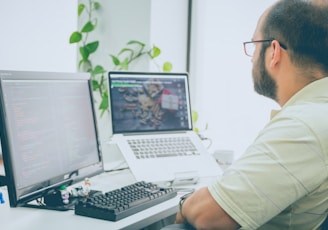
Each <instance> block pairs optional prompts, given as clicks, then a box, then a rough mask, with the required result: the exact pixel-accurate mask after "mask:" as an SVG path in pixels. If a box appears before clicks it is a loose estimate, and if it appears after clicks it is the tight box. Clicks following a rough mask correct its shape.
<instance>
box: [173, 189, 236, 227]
mask: <svg viewBox="0 0 328 230" xmlns="http://www.w3.org/2000/svg"><path fill="white" fill-rule="evenodd" d="M184 222H188V223H189V224H191V225H192V226H194V227H195V228H196V229H225V230H228V229H238V227H239V225H238V223H237V222H236V221H235V220H234V219H232V218H231V217H230V216H229V215H228V214H227V213H226V212H225V211H224V210H223V209H222V208H221V207H220V206H219V205H218V203H217V202H216V201H215V200H214V199H213V197H212V196H211V194H210V193H209V191H208V189H207V187H204V188H201V189H199V190H197V191H196V192H195V193H194V194H192V195H191V196H189V197H188V198H187V199H186V200H185V201H184V203H183V205H182V210H181V212H178V213H177V216H176V223H184Z"/></svg>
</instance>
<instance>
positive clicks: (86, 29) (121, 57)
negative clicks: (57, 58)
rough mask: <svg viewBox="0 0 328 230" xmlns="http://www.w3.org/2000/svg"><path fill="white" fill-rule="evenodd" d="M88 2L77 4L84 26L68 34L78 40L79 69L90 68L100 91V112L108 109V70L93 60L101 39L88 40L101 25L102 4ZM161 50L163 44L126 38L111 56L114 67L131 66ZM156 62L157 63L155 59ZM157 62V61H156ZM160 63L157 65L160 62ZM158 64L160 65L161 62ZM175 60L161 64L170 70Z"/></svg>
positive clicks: (154, 56) (120, 68)
mask: <svg viewBox="0 0 328 230" xmlns="http://www.w3.org/2000/svg"><path fill="white" fill-rule="evenodd" d="M87 3H88V4H83V3H80V4H79V5H78V18H79V20H85V22H84V23H81V24H83V26H82V28H81V29H80V30H78V31H74V32H73V33H72V34H71V35H70V38H69V42H70V43H71V44H73V43H78V45H79V54H80V60H79V64H78V69H79V71H82V72H90V74H91V79H92V88H93V90H94V91H97V92H98V93H99V96H100V100H101V101H100V103H99V107H98V108H99V110H100V111H101V116H102V115H103V114H104V113H105V112H106V111H108V107H109V104H108V88H107V84H106V77H105V74H106V73H107V72H108V70H107V69H106V68H104V67H103V66H102V65H99V64H94V63H93V62H92V60H91V55H95V53H96V51H97V50H98V47H99V40H94V41H89V39H88V38H89V35H90V33H92V32H94V31H95V29H96V28H97V25H98V22H99V20H98V18H97V16H96V12H97V10H99V9H100V7H101V5H100V3H99V2H97V1H94V0H87ZM160 54H161V50H160V48H158V47H157V46H155V45H153V46H152V47H150V48H148V49H147V48H146V45H145V44H144V43H143V42H140V41H136V40H131V41H129V42H127V44H126V47H124V48H122V49H121V50H120V51H119V52H118V54H117V55H113V54H110V55H109V57H110V58H111V60H112V63H113V65H114V68H113V70H128V69H129V65H130V64H131V63H132V62H133V61H135V60H137V59H139V58H141V57H148V58H150V59H151V60H154V59H155V58H156V57H158V56H159V55H160ZM155 64H156V63H155ZM156 65H157V64H156ZM157 66H158V65H157ZM158 67H159V66H158ZM171 69H172V64H171V63H170V62H165V63H164V64H163V66H162V69H161V70H162V71H165V72H170V71H171Z"/></svg>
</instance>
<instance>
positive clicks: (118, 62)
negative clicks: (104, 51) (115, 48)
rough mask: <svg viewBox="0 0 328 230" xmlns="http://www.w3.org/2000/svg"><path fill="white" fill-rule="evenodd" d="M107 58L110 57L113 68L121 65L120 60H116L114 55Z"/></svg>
mask: <svg viewBox="0 0 328 230" xmlns="http://www.w3.org/2000/svg"><path fill="white" fill-rule="evenodd" d="M109 56H111V57H112V61H113V63H114V65H115V66H119V65H120V64H121V62H120V59H118V58H117V57H116V56H114V55H109Z"/></svg>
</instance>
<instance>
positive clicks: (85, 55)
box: [80, 46, 90, 61]
mask: <svg viewBox="0 0 328 230" xmlns="http://www.w3.org/2000/svg"><path fill="white" fill-rule="evenodd" d="M80 54H81V57H82V60H83V61H87V60H88V58H89V55H90V53H89V51H88V49H87V48H86V47H85V46H81V47H80Z"/></svg>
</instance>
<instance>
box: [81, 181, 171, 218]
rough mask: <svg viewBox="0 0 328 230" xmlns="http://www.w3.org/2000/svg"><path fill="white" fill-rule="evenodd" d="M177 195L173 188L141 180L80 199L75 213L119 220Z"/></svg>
mask: <svg viewBox="0 0 328 230" xmlns="http://www.w3.org/2000/svg"><path fill="white" fill-rule="evenodd" d="M176 195H177V192H176V191H175V190H174V189H173V188H162V187H159V186H158V185H156V184H154V183H147V182H144V181H141V182H136V183H134V184H131V185H128V186H125V187H122V188H120V189H116V190H112V191H109V192H106V193H100V194H97V195H95V196H93V197H89V198H86V199H83V200H80V201H79V202H78V203H77V204H76V205H75V214H76V215H81V216H88V217H93V218H97V219H103V220H110V221H117V220H120V219H122V218H125V217H128V216H130V215H133V214H135V213H137V212H140V211H142V210H144V209H146V208H149V207H152V206H154V205H156V204H159V203H162V202H164V201H167V200H169V199H171V198H173V197H175V196H176Z"/></svg>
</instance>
